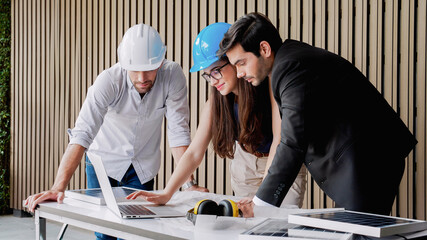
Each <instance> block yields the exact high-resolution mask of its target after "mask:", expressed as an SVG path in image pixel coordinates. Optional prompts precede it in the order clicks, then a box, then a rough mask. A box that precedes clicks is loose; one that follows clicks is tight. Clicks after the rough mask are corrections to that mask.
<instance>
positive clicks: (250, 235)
mask: <svg viewBox="0 0 427 240" xmlns="http://www.w3.org/2000/svg"><path fill="white" fill-rule="evenodd" d="M313 231H316V229H314V228H310V227H304V226H300V225H296V224H290V223H288V221H287V220H286V219H276V218H267V219H266V220H264V221H262V222H261V223H259V224H257V225H255V226H253V227H252V228H250V229H248V230H246V231H244V232H242V233H240V234H239V240H279V239H286V240H315V239H317V240H318V239H329V240H350V239H352V236H353V235H352V234H351V233H343V232H337V231H333V230H332V231H331V230H325V229H318V230H317V234H313Z"/></svg>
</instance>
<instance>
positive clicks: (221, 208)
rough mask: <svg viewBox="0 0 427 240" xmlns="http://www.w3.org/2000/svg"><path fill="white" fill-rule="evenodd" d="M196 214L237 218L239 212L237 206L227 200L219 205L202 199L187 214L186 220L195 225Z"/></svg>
mask: <svg viewBox="0 0 427 240" xmlns="http://www.w3.org/2000/svg"><path fill="white" fill-rule="evenodd" d="M197 214H206V215H216V216H229V217H239V214H240V211H239V208H238V207H237V204H236V203H235V202H234V201H232V200H229V199H224V200H222V201H221V202H219V204H217V203H216V202H214V201H212V200H209V199H203V200H200V201H199V202H197V203H196V206H194V208H192V209H190V210H189V211H188V212H187V219H188V220H190V221H191V222H193V224H195V223H196V218H197Z"/></svg>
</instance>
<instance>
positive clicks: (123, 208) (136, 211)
mask: <svg viewBox="0 0 427 240" xmlns="http://www.w3.org/2000/svg"><path fill="white" fill-rule="evenodd" d="M119 209H120V212H122V213H123V214H125V215H156V214H155V213H154V212H152V211H150V210H149V209H148V208H146V207H144V206H142V205H119Z"/></svg>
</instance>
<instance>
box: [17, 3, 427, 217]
mask: <svg viewBox="0 0 427 240" xmlns="http://www.w3.org/2000/svg"><path fill="white" fill-rule="evenodd" d="M383 3H384V4H383ZM203 6H206V8H204V7H203ZM202 9H209V11H207V10H206V14H203V13H204V11H205V10H202ZM225 9H227V11H224V10H225ZM251 11H260V12H262V13H265V14H267V16H268V17H269V18H270V19H271V21H272V22H273V23H274V24H275V25H278V29H279V32H280V34H281V36H282V37H283V39H286V38H288V37H291V38H294V39H298V40H303V41H305V42H308V43H310V44H313V45H315V46H319V47H323V48H327V49H328V50H330V51H332V52H335V53H337V54H340V55H342V56H343V57H345V58H347V59H348V60H349V61H351V62H353V64H355V65H356V66H357V67H358V68H359V69H360V70H361V71H362V72H363V73H364V74H366V75H368V77H369V80H370V81H371V82H372V83H373V84H374V85H375V86H376V87H377V88H378V89H379V90H380V92H382V93H383V94H384V97H385V98H386V99H387V101H389V103H390V104H391V105H392V106H393V108H394V109H396V110H397V111H399V114H400V116H401V117H402V119H403V121H404V122H405V123H406V124H407V125H408V127H409V128H410V130H411V131H416V132H415V135H416V137H417V139H418V142H419V143H418V145H417V148H416V152H414V154H411V155H410V156H409V157H408V158H407V168H406V170H405V175H404V178H403V179H402V184H401V187H400V191H399V197H398V200H397V201H396V207H395V208H394V210H393V215H400V216H403V217H405V216H408V217H416V218H418V219H425V218H426V216H427V209H426V200H425V199H426V191H427V190H426V187H425V186H426V185H427V182H426V181H427V180H426V177H425V176H426V172H427V166H426V163H425V161H426V146H425V145H426V135H427V133H426V128H427V126H426V109H425V104H426V83H425V81H426V80H425V79H426V63H425V59H426V50H425V49H426V26H425V22H426V2H425V1H412V0H411V1H402V0H384V1H382V0H369V1H359V0H355V1H341V0H322V1H305V0H292V1H277V0H269V1H240V0H238V1H226V0H221V1H213V0H209V1H198V0H196V1H191V4H190V3H189V2H188V1H177V0H156V1H143V2H139V1H135V0H133V1H130V2H127V1H125V2H122V1H119V2H116V1H107V2H103V1H101V2H99V1H85V0H65V1H60V2H58V1H54V0H42V1H34V0H32V1H23V0H15V1H12V36H13V38H12V39H13V41H12V55H11V63H12V72H11V80H12V81H11V90H12V96H11V102H12V107H11V113H12V123H11V134H12V136H11V151H12V152H11V193H12V195H11V196H12V201H11V206H12V207H14V208H18V209H19V208H21V206H20V203H21V202H22V199H24V198H25V197H26V196H27V195H28V194H31V193H33V192H34V191H36V192H38V191H42V190H46V189H48V188H50V187H51V185H52V184H53V180H54V177H55V176H56V171H57V168H58V163H59V161H60V159H61V156H62V152H63V151H64V149H65V146H66V144H67V142H68V136H67V134H66V129H67V128H72V127H73V125H74V121H75V119H76V118H77V115H78V111H79V110H80V106H81V104H82V103H83V101H84V99H85V96H86V92H87V88H88V87H89V86H90V85H91V84H92V82H93V81H94V80H95V78H96V76H97V75H98V74H99V72H100V71H102V70H103V69H105V68H107V67H109V66H111V65H112V64H114V63H115V62H116V61H117V57H116V49H117V46H118V44H119V43H120V41H121V38H122V35H123V33H124V31H126V30H127V29H128V28H129V27H130V26H132V25H134V24H135V23H139V22H141V21H143V22H144V23H146V24H149V25H152V26H153V27H155V28H156V29H158V30H159V32H160V34H161V36H162V39H163V40H165V42H166V45H167V47H168V51H167V54H168V55H167V57H168V59H171V60H174V61H176V62H178V63H179V64H180V65H181V66H182V67H183V71H184V73H185V76H186V77H187V84H188V86H189V96H188V97H189V103H190V108H191V130H192V135H194V133H195V131H196V129H197V125H198V123H199V121H200V119H199V114H200V111H201V110H202V109H203V105H204V101H206V99H207V97H208V92H209V90H208V89H209V86H208V84H206V83H205V82H203V81H201V79H200V75H199V73H194V74H190V73H189V72H188V70H189V68H190V67H191V66H192V64H193V62H192V57H191V51H192V48H191V46H192V43H193V41H194V39H195V37H196V36H197V34H198V32H199V31H200V30H201V29H203V27H205V26H206V25H208V24H210V23H213V22H216V21H226V22H229V23H233V22H234V21H235V20H236V19H238V18H239V17H241V16H242V15H243V14H245V13H247V12H251ZM301 13H302V14H301ZM415 116H416V117H415ZM164 130H165V129H164ZM164 136H165V138H164V139H163V140H162V146H161V148H162V151H163V153H164V154H163V156H164V157H163V158H162V163H164V164H163V165H162V170H161V171H160V173H159V177H158V179H157V180H159V183H157V180H156V188H158V189H161V188H163V187H164V186H165V184H166V182H167V180H168V179H169V177H170V174H171V172H172V169H173V162H172V160H173V159H172V158H171V154H170V151H169V149H168V146H167V136H166V133H164ZM230 161H231V160H230V159H221V158H219V157H218V156H216V154H215V153H213V151H212V149H211V148H209V149H208V150H207V152H206V155H205V159H204V161H203V164H202V165H201V167H200V168H199V170H198V171H197V174H196V177H197V178H198V180H199V182H200V183H202V185H204V186H207V187H208V188H209V189H210V190H211V191H213V192H217V193H225V194H232V191H231V186H230V182H229V178H230V176H229V168H228V165H229V163H230ZM415 173H416V174H415ZM309 180H310V179H309ZM309 182H310V181H309ZM69 187H70V188H80V187H81V188H83V187H85V174H84V164H82V165H81V166H80V168H79V170H78V173H76V174H75V175H74V177H73V180H72V182H71V183H70V186H69ZM325 199H326V201H325ZM331 206H333V202H332V201H331V200H330V199H329V198H325V195H324V193H323V192H322V191H321V190H320V188H318V186H317V185H316V184H315V183H314V182H312V183H311V182H310V183H309V186H308V191H307V194H306V199H305V202H304V207H306V208H310V207H331Z"/></svg>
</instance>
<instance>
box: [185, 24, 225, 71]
mask: <svg viewBox="0 0 427 240" xmlns="http://www.w3.org/2000/svg"><path fill="white" fill-rule="evenodd" d="M230 26H231V24H229V23H224V22H218V23H213V24H211V25H209V26H207V27H205V28H204V29H203V30H202V31H201V32H200V33H199V35H197V38H196V40H195V41H194V44H193V60H194V65H193V67H191V69H190V72H197V71H200V70H203V69H205V68H207V67H209V66H210V65H211V64H212V63H214V62H216V61H218V59H219V58H218V57H217V56H216V52H217V51H218V50H219V43H220V42H221V40H222V38H223V37H224V34H225V33H226V32H227V30H228V29H229V28H230Z"/></svg>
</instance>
